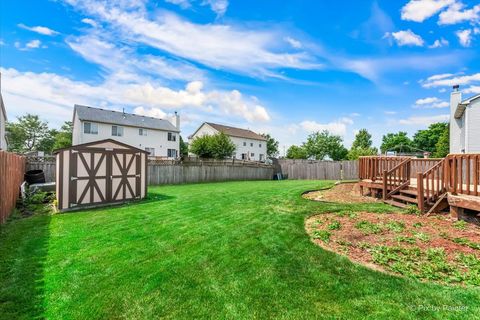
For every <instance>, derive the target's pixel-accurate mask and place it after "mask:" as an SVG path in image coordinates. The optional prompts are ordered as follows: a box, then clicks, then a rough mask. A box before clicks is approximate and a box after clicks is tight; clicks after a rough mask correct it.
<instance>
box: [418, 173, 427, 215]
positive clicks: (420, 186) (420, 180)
mask: <svg viewBox="0 0 480 320" xmlns="http://www.w3.org/2000/svg"><path fill="white" fill-rule="evenodd" d="M417 192H418V193H417V202H418V210H420V213H424V212H425V194H424V191H423V173H421V172H417Z"/></svg>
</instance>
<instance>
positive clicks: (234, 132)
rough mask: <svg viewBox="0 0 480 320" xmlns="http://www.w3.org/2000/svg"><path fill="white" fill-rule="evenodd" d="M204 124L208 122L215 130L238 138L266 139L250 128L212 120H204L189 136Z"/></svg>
mask: <svg viewBox="0 0 480 320" xmlns="http://www.w3.org/2000/svg"><path fill="white" fill-rule="evenodd" d="M205 124H208V125H209V126H210V127H212V128H214V129H215V130H217V131H219V132H222V133H224V134H226V135H227V136H232V137H238V138H246V139H253V140H261V141H266V140H267V139H266V138H265V137H263V136H261V135H259V134H258V133H255V132H253V131H251V130H247V129H241V128H236V127H230V126H225V125H221V124H218V123H212V122H204V123H203V124H202V125H201V126H200V127H199V128H198V129H197V130H196V131H195V132H194V133H193V134H192V135H191V136H190V137H192V136H194V135H195V133H197V131H198V130H199V129H200V128H201V127H202V126H203V125H205Z"/></svg>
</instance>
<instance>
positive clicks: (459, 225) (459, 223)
mask: <svg viewBox="0 0 480 320" xmlns="http://www.w3.org/2000/svg"><path fill="white" fill-rule="evenodd" d="M467 225H468V223H467V222H465V221H463V220H458V221H455V222H454V223H453V227H454V228H455V229H458V230H465V229H466V228H467Z"/></svg>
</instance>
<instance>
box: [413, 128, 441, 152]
mask: <svg viewBox="0 0 480 320" xmlns="http://www.w3.org/2000/svg"><path fill="white" fill-rule="evenodd" d="M448 127H449V125H448V123H445V122H438V123H432V124H431V125H430V126H429V127H428V129H426V130H418V131H417V133H415V135H414V136H413V145H414V147H415V148H417V149H418V150H419V151H420V150H421V151H428V152H430V153H435V151H436V145H437V142H438V140H439V139H440V137H441V136H442V134H443V133H444V132H445V131H448Z"/></svg>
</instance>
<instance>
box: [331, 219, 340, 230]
mask: <svg viewBox="0 0 480 320" xmlns="http://www.w3.org/2000/svg"><path fill="white" fill-rule="evenodd" d="M341 226H342V225H341V223H340V221H333V222H332V223H330V224H329V225H328V229H329V230H339V229H340V228H341Z"/></svg>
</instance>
